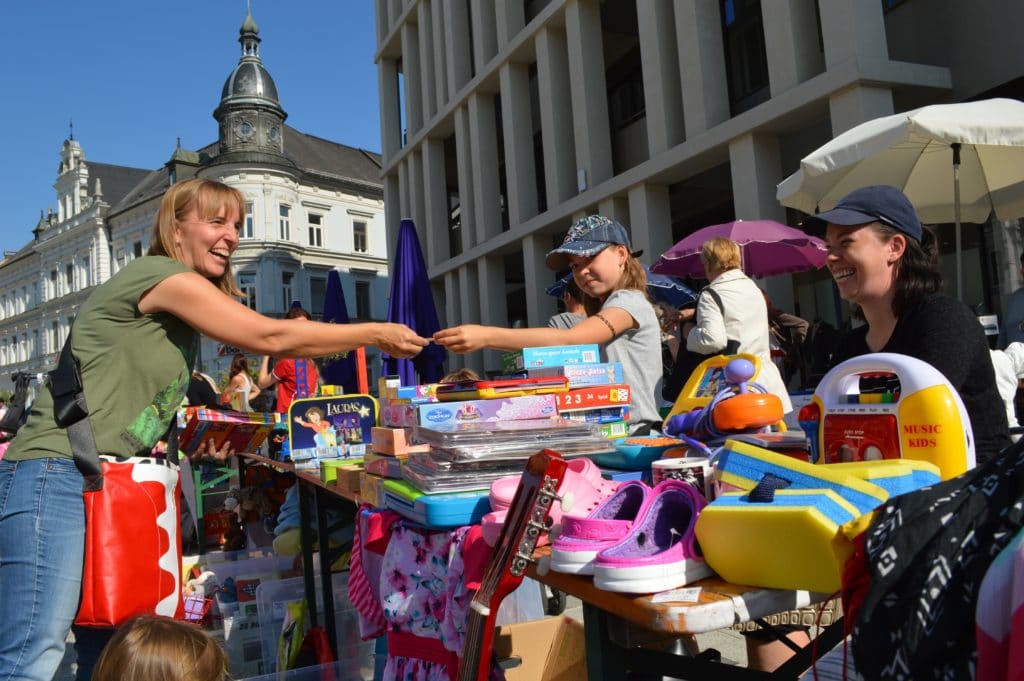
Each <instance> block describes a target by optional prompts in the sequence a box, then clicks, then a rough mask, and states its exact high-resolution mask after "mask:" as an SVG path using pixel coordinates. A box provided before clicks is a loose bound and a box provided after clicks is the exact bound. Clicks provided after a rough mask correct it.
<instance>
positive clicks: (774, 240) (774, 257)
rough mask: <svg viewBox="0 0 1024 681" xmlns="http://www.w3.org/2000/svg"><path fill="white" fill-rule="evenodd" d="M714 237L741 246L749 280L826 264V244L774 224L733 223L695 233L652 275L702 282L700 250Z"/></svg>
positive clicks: (672, 250) (656, 265)
mask: <svg viewBox="0 0 1024 681" xmlns="http://www.w3.org/2000/svg"><path fill="white" fill-rule="evenodd" d="M715 237H725V238H726V239H732V240H733V241H735V242H736V243H738V244H739V245H740V253H741V256H742V260H743V271H744V272H746V273H747V276H750V277H758V278H760V277H770V276H772V275H774V274H787V273H790V272H803V271H805V270H813V269H817V268H819V267H821V266H822V265H824V264H825V257H826V255H827V251H826V249H825V242H823V241H822V240H821V239H819V238H817V237H813V236H810V235H809V234H805V233H804V232H801V231H800V230H799V229H795V228H793V227H789V226H787V225H784V224H782V223H780V222H775V221H774V220H735V221H733V222H726V223H724V224H721V225H711V226H710V227H704V228H703V229H698V230H697V231H696V232H694V233H693V234H690V235H689V236H687V237H685V238H683V239H682V240H680V241H679V242H678V243H676V245H675V246H673V247H672V248H670V249H668V250H667V251H665V253H664V255H662V256H661V257H660V258H659V259H658V262H656V263H654V265H653V266H652V267H651V271H652V272H657V273H659V274H670V275H673V276H676V277H697V278H702V277H704V276H705V274H704V265H703V263H702V262H701V260H700V249H701V246H703V245H704V242H705V241H707V240H708V239H713V238H715Z"/></svg>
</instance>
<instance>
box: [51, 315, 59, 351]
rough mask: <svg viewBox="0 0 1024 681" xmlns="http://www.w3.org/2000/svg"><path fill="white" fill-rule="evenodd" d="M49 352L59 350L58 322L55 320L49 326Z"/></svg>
mask: <svg viewBox="0 0 1024 681" xmlns="http://www.w3.org/2000/svg"><path fill="white" fill-rule="evenodd" d="M50 352H60V323H59V322H57V321H54V322H53V324H52V325H51V326H50Z"/></svg>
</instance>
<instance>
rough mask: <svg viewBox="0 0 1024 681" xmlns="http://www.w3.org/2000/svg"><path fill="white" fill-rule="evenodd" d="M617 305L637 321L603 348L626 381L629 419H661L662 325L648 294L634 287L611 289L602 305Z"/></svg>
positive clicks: (605, 358)
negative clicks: (627, 385) (617, 363)
mask: <svg viewBox="0 0 1024 681" xmlns="http://www.w3.org/2000/svg"><path fill="white" fill-rule="evenodd" d="M612 307H617V308H619V309H622V310H625V311H626V312H628V313H629V315H630V316H631V317H633V319H634V320H635V321H636V323H637V325H638V326H637V328H632V329H629V330H627V331H625V332H624V333H621V334H619V335H618V336H616V337H615V338H614V339H613V340H612V341H611V342H610V343H608V344H607V345H605V346H604V348H602V351H601V354H602V356H603V359H604V361H606V362H620V363H621V364H622V377H623V378H624V379H625V381H626V383H628V384H629V389H630V407H629V422H630V423H631V424H632V423H636V422H641V421H647V422H660V421H661V416H660V415H659V413H658V400H657V396H658V395H660V394H661V376H662V365H661V326H660V325H659V324H658V315H657V314H656V313H655V312H654V306H653V305H651V302H650V301H649V300H648V299H647V296H646V295H645V294H644V293H643V292H642V291H638V290H636V289H620V290H618V291H614V292H613V293H612V294H611V295H610V296H608V299H607V300H605V301H604V305H602V306H601V309H602V310H606V309H608V308H612Z"/></svg>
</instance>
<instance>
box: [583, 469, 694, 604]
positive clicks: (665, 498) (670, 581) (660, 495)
mask: <svg viewBox="0 0 1024 681" xmlns="http://www.w3.org/2000/svg"><path fill="white" fill-rule="evenodd" d="M705 505H707V500H705V499H704V497H703V496H702V495H701V494H700V493H698V492H697V490H696V489H695V488H694V487H693V485H691V484H689V483H687V482H682V481H679V480H664V481H662V482H660V483H658V484H657V485H656V486H655V487H654V489H653V490H651V494H650V500H649V502H648V504H647V505H646V506H645V507H644V508H642V509H641V512H640V515H639V516H638V517H637V519H636V521H635V522H634V523H633V528H632V529H631V530H630V531H629V534H627V535H626V536H625V537H623V538H622V540H621V541H619V542H618V543H617V544H615V545H613V546H609V547H608V548H606V549H604V550H602V551H601V552H599V553H598V554H597V557H596V558H594V586H596V587H597V588H599V589H604V590H605V591H616V592H624V593H655V592H658V591H665V590H666V589H675V588H676V587H680V586H683V585H684V584H689V583H690V582H693V581H696V580H698V579H701V578H703V577H707V576H708V575H710V574H712V573H713V571H712V570H711V568H709V567H708V564H707V563H706V562H705V561H704V558H703V557H702V556H701V555H700V553H699V551H698V550H697V544H696V540H695V539H694V535H693V527H694V525H695V524H696V523H697V516H698V515H699V514H700V511H701V509H703V508H704V506H705Z"/></svg>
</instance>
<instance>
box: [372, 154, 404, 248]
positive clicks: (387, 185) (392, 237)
mask: <svg viewBox="0 0 1024 681" xmlns="http://www.w3.org/2000/svg"><path fill="white" fill-rule="evenodd" d="M398 184H399V183H398V173H397V172H392V173H389V174H388V175H386V176H385V177H384V238H385V239H386V243H385V247H384V257H385V258H386V259H387V260H388V261H389V262H390V261H391V255H392V253H391V249H392V248H394V245H395V243H396V242H397V241H398V227H399V225H400V224H401V221H402V208H401V205H400V200H399V197H400V194H401V191H400V190H399V187H398ZM371 224H372V223H371Z"/></svg>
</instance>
